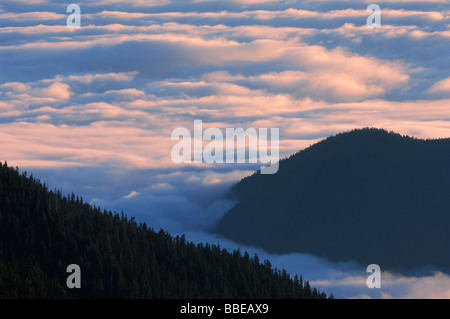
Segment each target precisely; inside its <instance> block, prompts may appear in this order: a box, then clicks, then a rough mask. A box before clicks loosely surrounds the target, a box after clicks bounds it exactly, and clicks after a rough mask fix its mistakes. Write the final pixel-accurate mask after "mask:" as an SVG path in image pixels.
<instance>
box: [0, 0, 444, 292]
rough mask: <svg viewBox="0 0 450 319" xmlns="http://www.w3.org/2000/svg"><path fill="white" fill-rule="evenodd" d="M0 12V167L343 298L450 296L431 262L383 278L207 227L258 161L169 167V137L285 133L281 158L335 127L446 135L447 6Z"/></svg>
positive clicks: (111, 5)
mask: <svg viewBox="0 0 450 319" xmlns="http://www.w3.org/2000/svg"><path fill="white" fill-rule="evenodd" d="M70 3H71V2H65V1H56V0H32V1H30V0H27V1H25V0H14V1H13V0H4V1H2V3H1V4H0V70H1V72H0V160H2V161H4V160H7V161H8V163H9V164H10V165H14V166H16V165H17V166H19V167H20V168H21V169H23V170H27V171H29V172H33V173H34V175H35V176H36V177H38V178H40V179H41V180H42V181H43V182H46V183H47V184H48V185H49V186H50V188H52V189H59V190H62V192H63V193H64V194H67V193H70V192H74V193H76V194H79V195H82V196H83V198H84V199H85V200H86V201H88V202H90V203H91V204H93V205H96V206H101V207H102V208H107V209H111V210H116V211H121V210H123V211H124V212H125V213H126V214H127V215H128V216H135V217H136V219H137V220H138V221H141V222H146V223H147V224H148V225H150V226H152V227H154V228H155V229H158V228H164V229H166V230H168V231H170V232H171V233H173V234H180V233H186V234H187V238H188V239H191V240H193V241H196V242H206V241H207V242H211V243H220V245H221V246H223V247H227V248H229V249H235V248H238V247H241V249H242V250H248V251H249V252H251V253H255V252H256V253H258V255H259V256H260V259H261V260H263V259H265V258H267V259H270V261H271V262H272V264H273V265H274V266H276V267H278V268H284V269H286V270H288V271H289V272H290V273H291V274H295V273H298V274H302V275H303V276H304V277H305V279H309V280H311V283H312V284H314V285H316V286H319V287H321V289H323V290H324V291H326V292H333V294H334V295H335V296H336V297H340V298H352V297H356V298H363V297H373V298H389V297H393V298H402V297H405V298H406V297H412V298H425V297H446V298H450V279H449V276H448V275H445V274H444V273H443V272H442V271H439V270H438V269H436V268H434V267H424V268H423V269H416V270H412V271H401V272H400V271H399V272H397V273H394V272H383V277H382V288H381V289H372V290H371V289H368V288H367V286H366V278H367V274H366V272H365V271H366V268H365V267H366V266H367V265H358V264H357V263H355V262H353V261H345V262H344V261H343V262H340V263H333V262H330V261H327V260H325V259H322V258H319V257H315V256H310V255H307V254H291V255H283V256H277V255H271V254H268V253H266V252H264V251H261V250H259V249H257V248H253V247H242V246H240V245H238V244H236V243H233V242H230V241H228V240H226V239H224V238H220V237H219V236H217V235H214V234H212V233H211V230H212V229H213V228H214V225H216V224H217V222H218V221H219V220H220V218H221V217H222V216H223V214H225V213H226V211H227V210H228V209H230V208H231V207H232V206H233V205H234V204H235V202H234V201H233V199H232V198H226V197H224V195H225V194H226V193H227V190H228V188H229V187H230V186H231V185H232V184H233V183H235V182H237V181H238V180H240V179H241V178H243V177H245V176H248V175H250V174H252V172H253V171H254V170H256V169H258V166H255V165H245V164H236V165H225V164H224V165H207V164H200V165H192V164H191V165H175V164H174V163H173V162H172V160H171V157H170V155H171V149H172V147H173V145H174V141H172V140H171V138H170V137H171V133H172V131H173V130H174V129H175V128H178V127H185V128H188V129H190V130H193V122H194V120H202V121H203V125H204V127H205V129H206V128H207V127H216V128H219V129H225V128H227V127H243V128H249V127H255V128H272V127H274V128H280V154H281V156H282V157H286V156H289V155H291V154H293V153H295V152H297V151H299V150H300V149H303V148H305V147H307V146H309V145H311V144H314V143H315V142H317V141H319V140H321V139H323V138H325V137H327V136H329V135H332V134H335V133H338V132H342V131H347V130H351V129H354V128H360V127H367V126H369V127H379V128H385V129H388V130H393V131H396V132H399V133H402V134H409V135H414V136H417V137H421V138H437V137H450V108H449V105H450V103H449V102H450V57H449V55H448V52H450V41H449V39H450V5H449V3H448V1H446V0H431V1H420V0H414V1H410V0H408V1H404V0H390V1H383V2H380V3H379V4H380V6H381V10H382V11H381V14H382V26H381V28H380V29H370V28H368V27H367V26H366V20H367V17H368V16H369V14H370V13H368V12H367V11H366V8H367V6H368V4H370V3H373V1H354V0H346V1H344V0H341V1H336V0H334V1H329V0H321V1H295V0H292V1H283V0H279V1H275V0H232V1H214V0H209V1H208V0H205V1H194V0H192V1H188V0H182V1H181V0H164V1H145V0H133V1H121V0H99V1H79V2H78V4H79V5H80V8H81V28H78V29H71V28H68V27H67V25H66V19H67V17H68V15H69V13H67V12H66V8H67V6H68V5H69V4H70Z"/></svg>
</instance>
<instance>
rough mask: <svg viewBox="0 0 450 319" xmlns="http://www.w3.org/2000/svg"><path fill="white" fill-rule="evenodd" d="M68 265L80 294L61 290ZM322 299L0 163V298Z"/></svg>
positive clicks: (300, 285) (249, 260)
mask: <svg viewBox="0 0 450 319" xmlns="http://www.w3.org/2000/svg"><path fill="white" fill-rule="evenodd" d="M70 264H77V265H79V266H80V268H81V289H69V288H67V286H66V279H67V277H68V276H69V275H70V273H67V272H66V268H67V266H68V265H70ZM327 297H328V296H327V295H326V294H325V293H323V292H320V291H319V290H318V289H316V288H311V287H310V284H309V282H308V281H304V280H303V278H302V277H301V276H300V277H297V276H295V277H294V278H291V277H290V276H289V274H287V273H286V271H284V270H283V271H281V270H278V269H276V268H275V269H274V268H273V267H272V265H271V264H270V262H269V261H268V260H265V261H264V262H260V260H259V258H258V256H257V255H255V256H253V257H250V256H249V255H248V253H246V252H245V253H244V254H242V253H241V252H240V250H235V251H234V252H229V251H227V250H225V249H221V248H220V246H218V245H209V244H197V245H196V244H194V243H192V242H188V241H186V239H185V237H184V235H183V236H177V237H173V236H171V235H170V234H168V233H167V232H165V231H163V230H161V231H159V232H155V231H154V230H153V229H151V228H149V227H147V225H146V224H145V223H143V224H142V223H141V224H137V223H136V221H135V220H134V218H130V219H129V218H128V217H127V216H126V215H124V214H123V213H122V214H117V213H112V212H111V211H106V210H104V211H101V209H100V208H98V207H92V206H91V205H89V204H88V203H86V202H84V201H83V199H82V198H80V197H78V196H75V195H74V194H73V193H72V194H71V195H69V196H63V195H62V194H61V193H60V192H59V191H51V190H49V189H48V188H47V185H45V184H41V182H40V181H39V180H36V179H35V178H33V176H32V175H31V176H27V173H26V172H24V173H19V170H18V168H11V167H8V165H7V163H6V162H5V163H4V164H2V163H0V298H165V299H166V298H167V299H171V298H305V299H309V298H327ZM330 297H331V298H332V296H329V298H330Z"/></svg>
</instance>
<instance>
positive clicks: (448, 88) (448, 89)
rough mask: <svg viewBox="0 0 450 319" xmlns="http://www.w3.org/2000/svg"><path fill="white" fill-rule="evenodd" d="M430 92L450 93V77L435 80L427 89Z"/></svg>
mask: <svg viewBox="0 0 450 319" xmlns="http://www.w3.org/2000/svg"><path fill="white" fill-rule="evenodd" d="M429 92H430V93H447V94H450V77H448V78H446V79H443V80H440V81H438V82H436V83H435V84H434V85H433V86H432V87H431V88H430V90H429Z"/></svg>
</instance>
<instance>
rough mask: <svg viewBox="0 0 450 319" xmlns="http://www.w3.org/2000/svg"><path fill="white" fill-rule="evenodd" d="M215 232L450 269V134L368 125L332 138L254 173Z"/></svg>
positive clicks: (276, 249) (332, 254)
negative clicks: (272, 170) (428, 135)
mask: <svg viewBox="0 0 450 319" xmlns="http://www.w3.org/2000/svg"><path fill="white" fill-rule="evenodd" d="M231 194H232V196H235V197H236V198H237V199H238V201H239V202H238V204H236V205H235V206H234V207H233V208H232V209H231V210H230V211H229V212H228V213H227V214H225V216H224V217H223V219H222V220H221V222H220V223H219V225H218V226H217V228H216V231H217V232H218V233H220V234H222V235H224V236H225V237H227V238H229V239H232V240H235V241H237V242H240V243H243V244H249V245H255V246H257V247H260V248H263V249H265V250H267V251H268V252H272V253H291V252H302V253H311V254H315V255H318V256H322V257H326V258H329V259H331V260H356V261H359V262H361V263H367V264H370V263H378V264H380V265H384V266H387V267H407V268H410V267H418V266H422V265H426V264H432V265H435V266H441V267H446V268H450V249H449V247H448V244H447V243H448V242H449V239H450V238H449V235H448V226H449V225H450V196H448V194H450V139H436V140H421V139H417V138H413V137H409V136H402V135H400V134H397V133H394V132H387V131H386V130H380V129H373V128H365V129H358V130H353V131H350V132H346V133H340V134H337V135H335V136H331V137H329V138H327V139H324V140H322V141H320V142H318V143H317V144H314V145H312V146H310V147H308V148H306V149H305V150H303V151H300V152H298V153H296V154H294V155H292V156H290V157H289V158H287V159H283V160H281V161H280V169H279V171H278V173H277V174H274V175H270V176H269V175H267V176H266V175H261V174H259V173H255V174H253V175H252V176H249V177H246V178H244V179H242V180H241V181H240V182H239V183H237V184H236V185H235V186H234V187H233V189H232V191H231Z"/></svg>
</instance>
